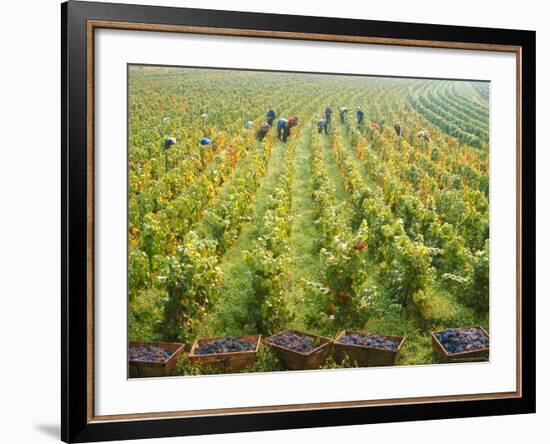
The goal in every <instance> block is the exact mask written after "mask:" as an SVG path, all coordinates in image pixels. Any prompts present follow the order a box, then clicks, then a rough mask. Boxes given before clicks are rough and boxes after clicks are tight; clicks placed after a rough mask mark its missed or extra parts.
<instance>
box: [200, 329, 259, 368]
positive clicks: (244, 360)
mask: <svg viewBox="0 0 550 444" xmlns="http://www.w3.org/2000/svg"><path fill="white" fill-rule="evenodd" d="M237 338H238V339H244V340H245V341H247V342H250V343H251V344H253V345H255V347H254V350H250V351H244V352H228V353H211V354H207V355H198V354H196V353H195V351H196V350H197V348H198V347H200V346H201V345H202V344H203V343H204V342H205V341H212V340H216V339H223V338H210V339H197V340H196V341H195V342H194V343H193V346H192V347H191V351H190V352H189V360H190V361H191V362H192V363H193V364H199V365H200V366H202V367H208V368H210V369H213V370H221V371H223V372H224V373H231V372H237V371H240V370H244V369H245V368H246V367H249V366H250V365H252V364H254V362H256V357H257V354H258V348H259V347H260V340H261V338H262V336H261V335H247V336H237Z"/></svg>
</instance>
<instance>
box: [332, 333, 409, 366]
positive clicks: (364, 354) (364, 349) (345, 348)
mask: <svg viewBox="0 0 550 444" xmlns="http://www.w3.org/2000/svg"><path fill="white" fill-rule="evenodd" d="M349 333H351V334H367V335H368V334H375V333H367V332H358V331H350V330H344V331H342V332H341V333H340V334H339V335H338V336H337V337H336V339H335V340H334V344H333V345H332V348H333V354H334V360H335V361H336V362H337V363H338V364H341V363H342V361H343V360H344V359H345V358H346V357H347V358H348V359H349V361H350V363H351V364H353V363H354V362H357V364H358V365H359V366H361V367H378V366H386V365H394V364H395V361H396V360H397V357H398V356H399V353H400V352H401V348H402V347H403V343H404V342H405V337H404V336H387V335H377V336H381V337H383V338H386V339H389V340H390V341H392V342H395V343H396V344H397V350H384V349H380V348H375V347H369V346H366V345H353V344H342V343H340V342H339V341H340V339H341V338H342V337H344V336H345V335H347V334H349Z"/></svg>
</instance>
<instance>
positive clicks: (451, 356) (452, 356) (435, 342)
mask: <svg viewBox="0 0 550 444" xmlns="http://www.w3.org/2000/svg"><path fill="white" fill-rule="evenodd" d="M459 328H477V329H479V330H481V332H482V333H483V334H484V335H485V336H486V337H487V339H489V333H487V331H486V330H485V329H484V328H483V327H482V326H481V325H474V326H471V327H459ZM442 331H443V330H440V331H433V332H432V346H433V349H434V351H435V352H436V354H437V356H438V358H439V361H440V362H482V361H488V360H489V347H485V348H482V349H479V350H471V351H463V352H459V353H449V352H448V351H447V350H446V349H445V347H443V344H441V342H439V339H437V336H436V334H438V333H441V332H442Z"/></svg>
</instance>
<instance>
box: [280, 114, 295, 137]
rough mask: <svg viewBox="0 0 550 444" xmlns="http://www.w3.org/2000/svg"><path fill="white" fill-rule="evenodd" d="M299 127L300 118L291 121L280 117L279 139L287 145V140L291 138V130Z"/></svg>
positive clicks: (293, 118)
mask: <svg viewBox="0 0 550 444" xmlns="http://www.w3.org/2000/svg"><path fill="white" fill-rule="evenodd" d="M296 125H298V117H296V116H294V117H292V118H291V119H289V120H286V119H284V118H283V117H279V121H278V122H277V137H278V138H279V139H280V140H282V141H283V142H284V143H286V139H288V136H290V129H291V128H292V127H295V126H296Z"/></svg>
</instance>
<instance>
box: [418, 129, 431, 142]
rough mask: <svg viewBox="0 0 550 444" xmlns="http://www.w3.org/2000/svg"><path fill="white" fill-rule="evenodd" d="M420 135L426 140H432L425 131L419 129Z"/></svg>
mask: <svg viewBox="0 0 550 444" xmlns="http://www.w3.org/2000/svg"><path fill="white" fill-rule="evenodd" d="M418 137H420V138H421V139H422V140H423V141H424V142H429V141H430V138H429V137H428V135H427V134H426V133H425V132H424V131H418Z"/></svg>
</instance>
